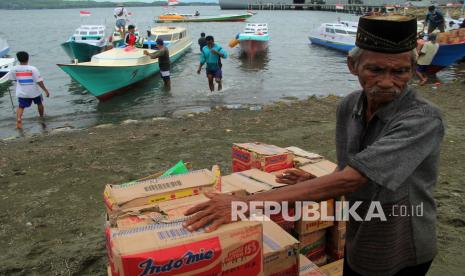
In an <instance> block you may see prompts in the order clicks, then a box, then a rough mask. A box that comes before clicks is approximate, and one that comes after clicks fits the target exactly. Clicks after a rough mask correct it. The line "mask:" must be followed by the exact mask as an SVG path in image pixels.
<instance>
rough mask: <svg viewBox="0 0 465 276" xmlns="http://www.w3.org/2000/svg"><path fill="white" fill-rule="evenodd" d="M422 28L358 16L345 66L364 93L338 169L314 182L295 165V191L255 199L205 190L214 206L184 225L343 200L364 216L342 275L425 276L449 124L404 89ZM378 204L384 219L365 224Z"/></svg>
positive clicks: (343, 134) (289, 177)
mask: <svg viewBox="0 0 465 276" xmlns="http://www.w3.org/2000/svg"><path fill="white" fill-rule="evenodd" d="M416 29H417V24H416V19H415V18H414V17H410V16H386V17H383V16H365V17H361V18H360V21H359V24H358V32H357V40H356V45H357V47H356V48H354V50H352V52H351V53H350V54H349V57H348V62H347V63H348V67H349V70H350V72H351V73H352V74H354V75H355V76H357V77H358V79H359V82H360V85H361V86H362V88H363V90H362V91H357V92H354V93H352V94H349V95H348V96H347V97H345V98H344V99H343V100H342V101H341V103H340V105H339V107H338V109H337V116H336V117H337V122H336V150H337V159H338V169H337V170H336V171H335V172H333V173H332V174H329V175H326V176H323V177H319V178H313V179H311V177H310V175H308V174H305V173H302V172H300V171H298V170H295V169H293V170H289V171H287V172H286V173H285V174H283V176H281V177H279V180H280V181H281V182H286V183H289V184H294V183H295V184H294V185H289V186H286V187H283V188H280V189H276V190H272V191H270V192H265V193H260V194H255V195H251V196H248V197H236V196H230V195H220V194H216V195H214V194H208V196H209V197H210V198H211V200H210V201H209V202H207V203H205V204H200V205H197V206H195V207H193V208H191V209H190V210H188V211H187V212H186V214H187V215H193V217H192V218H191V219H189V220H188V221H187V222H186V223H185V227H187V229H189V230H191V231H193V230H196V229H198V228H199V227H202V226H204V225H207V226H206V231H213V230H215V229H216V228H218V227H219V226H220V225H221V224H224V223H229V222H230V221H231V203H232V202H233V201H243V202H246V203H248V202H251V201H275V202H284V201H289V202H296V201H319V200H325V199H329V198H334V197H337V196H340V195H346V196H347V198H348V201H349V205H350V206H351V207H353V206H356V205H358V204H360V206H359V207H358V208H357V209H356V212H357V214H358V215H360V216H361V217H362V218H365V219H363V220H356V219H355V218H354V217H353V216H350V218H349V223H348V229H347V236H346V248H345V251H346V257H345V258H346V259H345V262H344V264H345V267H344V275H425V274H426V272H427V271H428V269H429V267H430V265H431V262H432V260H433V258H434V256H435V255H436V251H437V249H436V233H435V231H436V206H435V203H434V199H433V188H434V186H435V184H436V181H437V175H438V160H439V148H440V144H441V141H442V137H443V135H444V126H443V122H442V119H441V115H440V112H439V110H438V109H437V108H436V107H435V106H433V105H432V104H430V103H429V102H427V101H426V100H424V99H422V98H420V97H419V96H418V95H417V94H416V92H415V91H414V90H412V89H411V88H410V87H408V85H407V83H408V81H409V80H410V79H411V78H412V77H413V75H414V72H415V64H416V52H415V46H416ZM374 203H378V206H381V208H382V212H383V213H384V214H385V218H386V219H382V218H374V219H371V220H370V219H366V217H365V215H366V214H368V213H370V209H371V208H373V204H374ZM418 208H420V209H421V210H422V212H416V213H414V212H412V211H411V210H412V209H415V210H416V209H418ZM399 209H407V210H409V212H408V214H403V215H401V214H399Z"/></svg>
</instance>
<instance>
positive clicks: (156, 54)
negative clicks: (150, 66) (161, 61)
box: [144, 50, 161, 59]
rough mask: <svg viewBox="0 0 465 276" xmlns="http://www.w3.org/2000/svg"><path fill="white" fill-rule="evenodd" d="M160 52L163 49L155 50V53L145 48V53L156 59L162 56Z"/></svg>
mask: <svg viewBox="0 0 465 276" xmlns="http://www.w3.org/2000/svg"><path fill="white" fill-rule="evenodd" d="M160 52H161V51H156V52H153V53H149V51H147V50H144V55H146V56H149V57H150V58H151V59H156V58H158V57H160V55H161V54H160Z"/></svg>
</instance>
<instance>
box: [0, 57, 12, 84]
mask: <svg viewBox="0 0 465 276" xmlns="http://www.w3.org/2000/svg"><path fill="white" fill-rule="evenodd" d="M14 65H15V59H14V58H0V84H3V83H6V82H8V81H9V74H10V71H11V69H12V68H13V66H14Z"/></svg>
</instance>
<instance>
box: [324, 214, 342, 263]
mask: <svg viewBox="0 0 465 276" xmlns="http://www.w3.org/2000/svg"><path fill="white" fill-rule="evenodd" d="M338 226H339V227H336V225H335V226H333V227H330V228H329V229H328V234H327V235H328V242H327V250H326V252H327V253H328V256H329V258H330V260H331V261H336V260H339V259H342V258H344V247H345V244H346V226H345V222H341V223H339V224H338Z"/></svg>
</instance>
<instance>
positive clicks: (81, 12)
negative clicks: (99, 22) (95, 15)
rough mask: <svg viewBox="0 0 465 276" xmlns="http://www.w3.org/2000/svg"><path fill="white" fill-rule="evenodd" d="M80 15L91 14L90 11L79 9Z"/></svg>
mask: <svg viewBox="0 0 465 276" xmlns="http://www.w3.org/2000/svg"><path fill="white" fill-rule="evenodd" d="M79 15H81V16H90V11H79Z"/></svg>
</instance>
